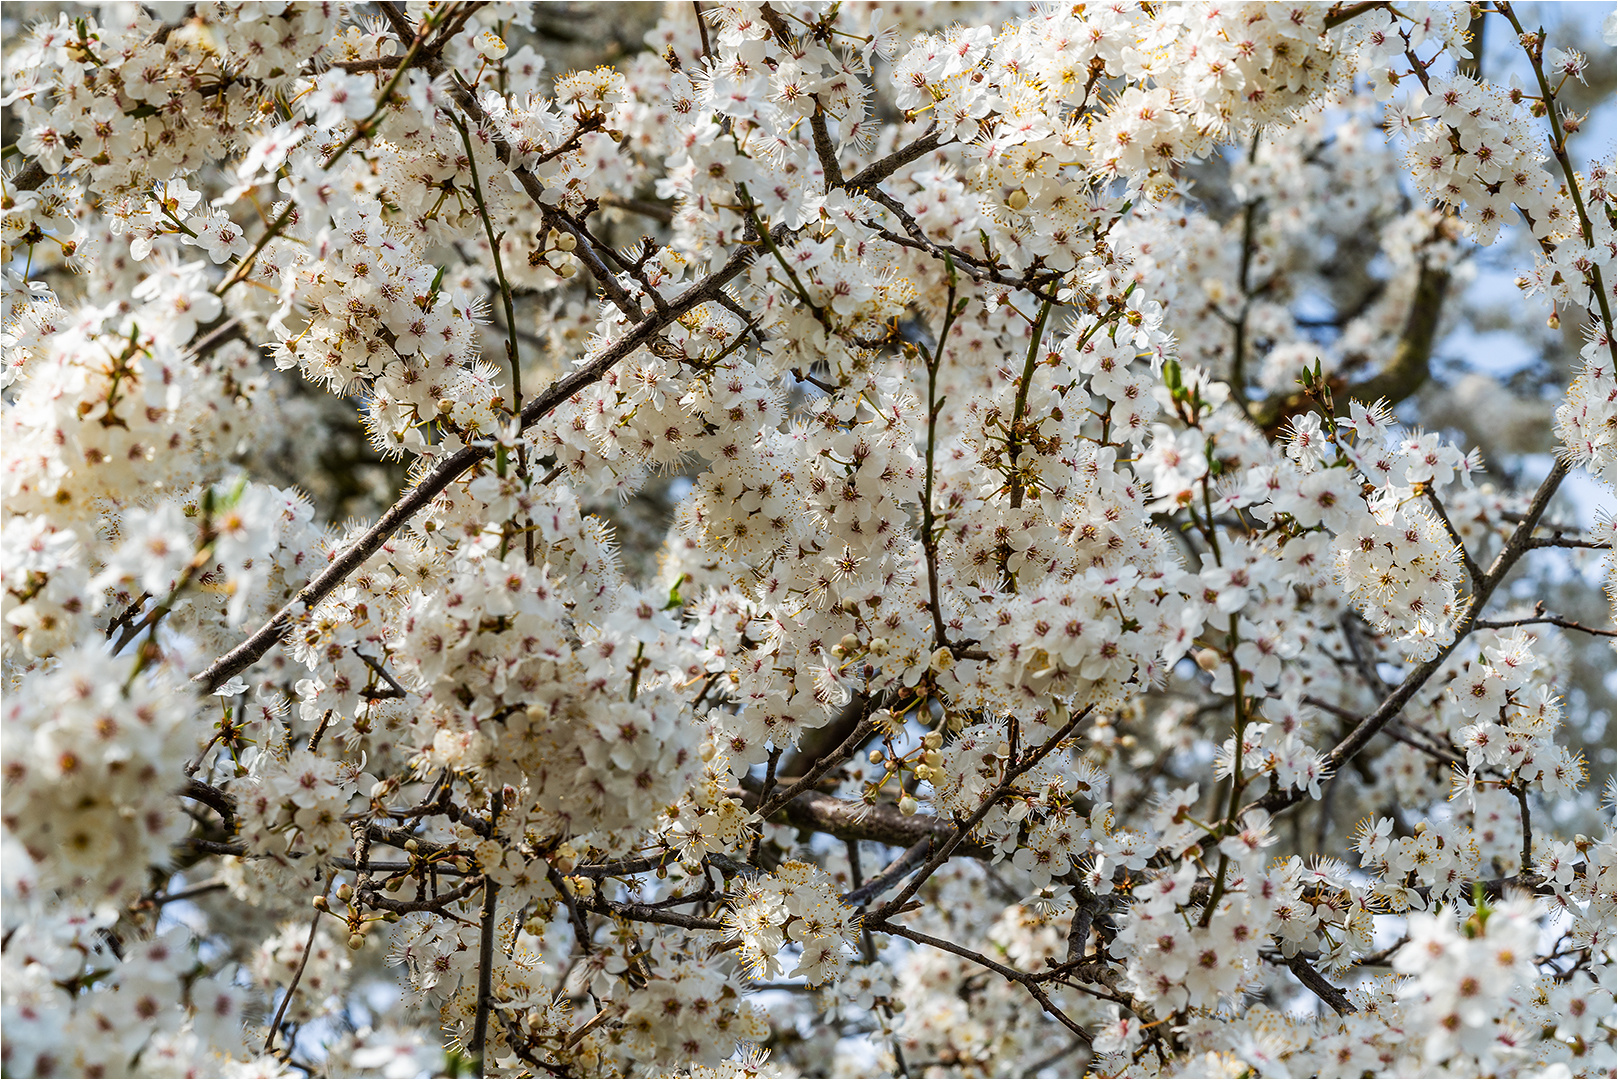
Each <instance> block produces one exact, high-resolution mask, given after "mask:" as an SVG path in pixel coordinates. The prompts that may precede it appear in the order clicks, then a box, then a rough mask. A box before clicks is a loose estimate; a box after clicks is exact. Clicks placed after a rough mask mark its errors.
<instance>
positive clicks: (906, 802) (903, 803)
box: [899, 795, 920, 817]
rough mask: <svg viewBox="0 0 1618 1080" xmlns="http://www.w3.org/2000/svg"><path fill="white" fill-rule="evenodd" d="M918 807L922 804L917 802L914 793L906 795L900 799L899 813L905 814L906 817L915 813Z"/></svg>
mask: <svg viewBox="0 0 1618 1080" xmlns="http://www.w3.org/2000/svg"><path fill="white" fill-rule="evenodd" d="M918 809H920V806H919V804H918V803H917V802H916V798H915V796H914V795H906V796H905V797H904V798H902V799H900V800H899V813H901V814H903V815H905V816H906V817H909V816H910V815H911V814H914V813H915V812H916V811H917V810H918Z"/></svg>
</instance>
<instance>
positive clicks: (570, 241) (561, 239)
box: [556, 232, 579, 251]
mask: <svg viewBox="0 0 1618 1080" xmlns="http://www.w3.org/2000/svg"><path fill="white" fill-rule="evenodd" d="M578 246H579V238H578V237H576V236H574V235H573V234H572V233H570V232H565V233H558V234H557V236H556V248H557V250H558V251H572V250H573V249H574V248H576V247H578Z"/></svg>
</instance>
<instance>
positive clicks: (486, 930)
mask: <svg viewBox="0 0 1618 1080" xmlns="http://www.w3.org/2000/svg"><path fill="white" fill-rule="evenodd" d="M501 790H502V789H500V788H499V787H496V788H495V789H494V791H493V792H491V793H490V794H489V825H490V829H491V831H493V827H494V826H495V824H496V823H497V822H498V821H499V820H500V809H501V801H502V800H501ZM499 897H500V886H499V885H498V884H496V882H495V881H494V879H493V878H491V877H488V876H485V877H484V879H483V913H482V924H481V926H480V927H479V931H478V1000H477V1011H476V1014H475V1015H474V1017H473V1020H472V1044H471V1045H470V1046H469V1047H467V1049H468V1050H470V1051H471V1053H472V1074H473V1075H474V1076H485V1075H487V1073H486V1071H485V1068H484V1060H483V1048H484V1043H485V1040H486V1039H487V1038H488V1033H489V1006H491V1005H493V1004H494V991H493V986H494V932H495V929H496V928H497V926H498V923H497V921H496V919H495V913H496V911H497V907H496V905H497V904H498V903H499Z"/></svg>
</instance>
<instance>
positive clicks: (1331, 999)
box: [1286, 954, 1358, 1016]
mask: <svg viewBox="0 0 1618 1080" xmlns="http://www.w3.org/2000/svg"><path fill="white" fill-rule="evenodd" d="M1286 964H1287V967H1288V968H1290V969H1292V974H1293V975H1295V976H1297V979H1298V981H1299V982H1301V983H1303V985H1305V986H1307V987H1308V988H1309V989H1310V990H1311V991H1313V992H1314V995H1315V996H1316V997H1317V998H1319V999H1320V1000H1321V1001H1324V1002H1325V1003H1326V1004H1327V1005H1330V1006H1331V1007H1332V1011H1333V1012H1335V1013H1336V1014H1337V1015H1338V1016H1347V1015H1348V1014H1349V1013H1352V1012H1357V1011H1358V1010H1356V1009H1355V1008H1354V1005H1353V1003H1352V1002H1350V1001H1349V1000H1348V997H1347V995H1345V994H1344V993H1343V992H1342V991H1341V990H1339V989H1338V988H1337V987H1335V986H1333V985H1332V984H1331V983H1329V982H1327V981H1326V977H1325V976H1324V975H1322V974H1321V973H1320V972H1318V971H1316V970H1315V969H1314V968H1312V967H1310V966H1309V961H1307V960H1305V959H1304V958H1303V957H1302V956H1301V955H1298V954H1294V955H1292V956H1289V957H1287V960H1286Z"/></svg>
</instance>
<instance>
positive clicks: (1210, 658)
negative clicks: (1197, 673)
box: [1197, 649, 1220, 674]
mask: <svg viewBox="0 0 1618 1080" xmlns="http://www.w3.org/2000/svg"><path fill="white" fill-rule="evenodd" d="M1219 662H1220V657H1219V654H1218V653H1216V652H1214V651H1213V650H1212V649H1198V650H1197V666H1198V667H1199V668H1201V669H1202V670H1203V671H1206V672H1208V673H1210V674H1212V673H1213V672H1215V671H1218V670H1219Z"/></svg>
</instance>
